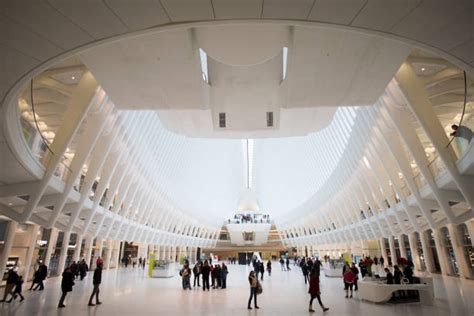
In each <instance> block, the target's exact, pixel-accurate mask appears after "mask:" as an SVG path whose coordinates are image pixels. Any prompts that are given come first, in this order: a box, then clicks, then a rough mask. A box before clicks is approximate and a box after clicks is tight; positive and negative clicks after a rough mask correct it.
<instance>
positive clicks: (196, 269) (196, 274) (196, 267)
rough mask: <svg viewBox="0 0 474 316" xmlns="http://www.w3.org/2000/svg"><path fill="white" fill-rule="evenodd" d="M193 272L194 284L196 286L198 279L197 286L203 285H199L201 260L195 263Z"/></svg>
mask: <svg viewBox="0 0 474 316" xmlns="http://www.w3.org/2000/svg"><path fill="white" fill-rule="evenodd" d="M193 274H194V285H193V286H194V287H196V281H197V286H198V287H201V285H199V276H200V275H201V262H200V261H198V262H196V264H195V265H194V268H193Z"/></svg>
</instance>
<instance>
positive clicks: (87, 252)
mask: <svg viewBox="0 0 474 316" xmlns="http://www.w3.org/2000/svg"><path fill="white" fill-rule="evenodd" d="M93 245H94V238H92V237H91V236H87V237H86V240H85V242H84V260H85V261H86V263H87V265H88V266H89V269H92V266H91V256H92V247H93Z"/></svg>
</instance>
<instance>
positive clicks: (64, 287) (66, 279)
mask: <svg viewBox="0 0 474 316" xmlns="http://www.w3.org/2000/svg"><path fill="white" fill-rule="evenodd" d="M73 286H74V274H73V273H72V270H71V268H70V267H67V268H66V270H64V272H63V279H62V281H61V291H62V292H63V294H62V295H61V299H60V300H59V304H58V308H63V307H66V305H64V299H65V298H66V295H67V293H68V292H72V287H73Z"/></svg>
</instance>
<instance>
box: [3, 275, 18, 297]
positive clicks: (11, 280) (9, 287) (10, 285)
mask: <svg viewBox="0 0 474 316" xmlns="http://www.w3.org/2000/svg"><path fill="white" fill-rule="evenodd" d="M18 278H19V276H18V274H17V273H16V268H15V269H10V270H9V271H8V276H7V284H6V285H5V293H4V294H3V299H2V300H1V301H0V302H5V300H6V299H7V297H8V295H9V294H10V295H11V296H12V297H13V290H14V288H15V285H16V284H17V282H18Z"/></svg>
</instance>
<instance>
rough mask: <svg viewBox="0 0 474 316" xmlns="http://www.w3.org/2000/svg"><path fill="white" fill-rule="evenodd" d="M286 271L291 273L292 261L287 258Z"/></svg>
mask: <svg viewBox="0 0 474 316" xmlns="http://www.w3.org/2000/svg"><path fill="white" fill-rule="evenodd" d="M286 271H291V269H290V259H289V258H286Z"/></svg>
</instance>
